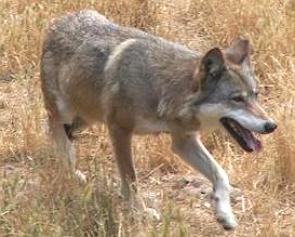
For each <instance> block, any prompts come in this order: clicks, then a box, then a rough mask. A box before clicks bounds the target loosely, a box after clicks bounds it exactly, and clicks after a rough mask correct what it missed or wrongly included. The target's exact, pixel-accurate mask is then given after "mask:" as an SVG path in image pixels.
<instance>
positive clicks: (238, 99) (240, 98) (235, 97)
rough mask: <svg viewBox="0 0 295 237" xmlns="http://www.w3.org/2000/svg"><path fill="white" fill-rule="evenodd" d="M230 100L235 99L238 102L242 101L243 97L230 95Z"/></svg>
mask: <svg viewBox="0 0 295 237" xmlns="http://www.w3.org/2000/svg"><path fill="white" fill-rule="evenodd" d="M232 100H233V101H235V102H238V103H240V102H244V101H245V98H244V97H243V96H241V95H236V96H234V97H232Z"/></svg>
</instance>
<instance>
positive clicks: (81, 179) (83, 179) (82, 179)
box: [75, 170, 87, 184]
mask: <svg viewBox="0 0 295 237" xmlns="http://www.w3.org/2000/svg"><path fill="white" fill-rule="evenodd" d="M75 176H76V177H77V178H78V180H79V182H80V183H82V184H85V183H87V178H86V176H85V175H84V174H83V173H82V172H81V171H80V170H76V171H75Z"/></svg>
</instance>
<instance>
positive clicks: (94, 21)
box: [40, 10, 277, 230]
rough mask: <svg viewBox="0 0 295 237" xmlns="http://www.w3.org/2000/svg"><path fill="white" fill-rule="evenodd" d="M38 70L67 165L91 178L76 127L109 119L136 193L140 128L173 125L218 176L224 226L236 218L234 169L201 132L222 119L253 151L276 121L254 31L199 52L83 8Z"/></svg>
mask: <svg viewBox="0 0 295 237" xmlns="http://www.w3.org/2000/svg"><path fill="white" fill-rule="evenodd" d="M40 77H41V87H42V91H43V97H44V102H45V107H46V109H47V111H48V120H49V127H50V132H51V134H52V137H53V139H54V140H55V143H56V144H57V148H58V151H59V152H60V154H61V155H62V157H63V158H62V160H63V163H64V167H65V168H66V169H67V170H68V171H69V172H71V173H73V174H76V175H77V176H79V177H80V178H81V179H83V178H85V177H84V176H83V174H82V173H81V172H80V171H79V170H78V169H76V165H75V152H74V148H73V145H72V143H71V141H72V138H73V134H74V132H75V131H76V130H77V129H81V128H83V127H86V126H90V125H92V124H94V123H96V122H103V123H105V124H106V126H107V128H108V131H109V136H110V139H111V142H112V146H113V150H114V154H115V157H116V161H117V165H118V169H119V173H120V177H121V193H122V195H123V196H124V197H125V198H126V199H130V197H131V196H132V195H134V193H136V173H135V170H134V166H133V161H132V156H131V138H132V135H133V134H151V133H160V132H163V133H168V134H170V135H171V140H172V142H171V143H172V145H171V147H172V151H174V152H175V153H176V154H177V155H178V156H179V157H180V158H181V159H183V160H184V161H185V162H186V163H188V165H190V166H191V167H192V168H194V169H195V170H198V171H199V172H201V173H202V174H203V175H204V176H205V177H207V178H208V179H209V180H210V181H211V182H212V185H213V193H212V203H213V205H212V206H213V209H214V212H215V214H216V218H217V220H218V222H220V223H221V224H222V226H223V227H224V229H226V230H230V229H233V228H235V227H236V226H237V221H236V218H235V216H234V214H233V212H232V208H231V205H230V189H231V186H230V183H229V178H228V175H227V174H226V172H225V170H224V169H223V168H222V167H221V166H220V165H219V164H218V163H217V162H216V161H215V160H214V158H213V157H212V155H211V154H210V153H209V152H208V150H207V149H206V148H205V146H204V145H203V144H202V141H201V135H200V134H201V133H202V132H206V131H207V132H209V131H213V130H214V129H217V128H221V129H224V130H225V131H226V132H227V133H228V134H229V135H230V136H231V137H232V138H233V140H234V141H236V142H237V144H239V145H240V147H241V148H243V149H244V150H245V151H247V152H253V151H259V150H260V149H261V147H262V145H261V142H260V141H259V140H258V139H257V138H256V137H255V135H254V134H255V133H261V134H266V133H271V132H273V131H274V130H275V129H276V127H277V125H276V123H275V122H274V121H273V120H272V119H271V118H269V117H268V116H267V114H266V112H265V111H264V110H263V109H262V107H261V106H260V105H259V103H258V102H257V96H258V93H259V88H258V85H257V80H256V79H255V75H254V72H253V69H252V66H251V62H250V44H249V42H248V40H245V39H242V38H237V39H235V40H233V41H232V43H231V44H230V45H229V46H228V47H227V48H224V49H220V48H218V47H214V48H211V49H210V50H208V51H207V52H205V53H199V52H196V51H193V50H191V49H189V48H187V47H185V46H183V45H180V44H177V43H174V42H170V41H168V40H165V39H163V38H160V37H156V36H153V35H151V34H149V33H146V32H143V31H140V30H138V29H135V28H130V27H123V26H119V25H117V24H115V23H113V22H111V21H109V20H108V19H106V18H105V17H104V16H102V15H100V14H99V13H98V12H96V11H93V10H83V11H79V12H74V13H68V14H66V15H64V16H62V17H59V18H57V19H56V20H54V21H53V22H52V23H51V24H50V25H49V27H48V29H47V32H46V36H45V39H44V42H43V47H42V55H41V73H40Z"/></svg>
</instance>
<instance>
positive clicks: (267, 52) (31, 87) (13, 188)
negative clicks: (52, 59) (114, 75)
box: [0, 0, 295, 237]
mask: <svg viewBox="0 0 295 237" xmlns="http://www.w3.org/2000/svg"><path fill="white" fill-rule="evenodd" d="M83 8H92V9H93V8H95V9H97V10H99V11H100V12H102V13H103V14H105V15H107V16H108V17H109V18H111V19H113V20H114V21H116V22H118V23H121V24H124V25H128V26H135V27H138V28H141V29H143V30H146V31H149V32H151V33H153V34H156V35H159V36H162V37H165V38H168V39H170V40H173V41H176V42H180V43H183V44H185V45H187V46H188V47H190V48H192V49H195V50H198V51H200V52H204V51H206V49H209V47H213V46H220V47H222V46H224V45H226V44H228V43H229V42H230V41H231V40H232V39H233V38H235V37H237V36H242V37H245V38H248V39H249V40H250V41H251V44H252V46H253V52H252V60H253V64H254V66H255V72H256V75H257V78H258V79H259V82H260V91H261V98H260V101H261V103H262V104H263V105H264V107H265V108H266V109H267V111H268V113H269V114H270V115H271V116H272V117H273V118H274V119H275V120H276V121H277V122H278V125H279V128H278V130H277V131H276V132H275V133H274V134H273V135H269V136H263V137H261V139H262V141H263V144H264V149H263V151H262V152H261V153H259V154H251V155H249V154H245V153H243V152H242V151H241V150H240V149H239V148H238V147H236V146H235V145H234V144H233V143H232V142H231V141H230V139H229V138H228V137H227V136H225V135H223V134H220V133H215V134H213V135H206V134H204V135H203V140H204V141H205V144H206V146H207V147H208V149H209V150H210V151H211V152H212V153H213V155H214V156H215V157H216V159H217V160H218V161H219V162H220V163H221V164H222V166H223V167H224V168H225V170H226V171H227V172H228V173H229V176H230V182H231V184H232V186H233V187H234V191H233V194H232V203H233V209H234V212H235V213H236V215H237V218H238V221H239V224H240V225H239V226H238V228H237V229H236V230H235V231H233V232H226V231H224V230H223V229H222V227H221V226H219V225H218V224H217V222H216V221H215V219H214V216H213V213H212V209H211V207H210V192H211V185H210V184H209V182H208V181H207V180H206V179H204V178H203V177H202V176H201V175H200V174H198V173H197V172H195V171H193V170H191V169H190V168H189V167H187V166H186V165H185V164H183V163H182V162H181V161H180V160H179V159H178V158H177V156H175V155H174V154H172V152H171V151H170V138H169V136H167V135H156V136H136V137H135V138H134V140H133V155H134V158H135V164H136V170H137V176H138V180H139V182H138V183H139V184H138V185H139V191H140V192H139V193H140V194H141V196H142V197H143V199H144V201H145V204H146V205H147V207H151V208H154V209H155V210H157V212H159V213H160V214H161V218H160V219H159V220H157V219H156V218H154V217H152V216H151V215H148V214H145V213H143V212H140V211H136V210H133V211H130V210H129V208H128V207H129V206H128V204H126V203H125V202H124V201H123V200H122V199H121V198H120V197H119V185H120V183H119V176H118V174H117V169H116V165H115V162H114V159H113V154H112V148H111V145H110V142H109V139H108V135H107V130H106V128H105V127H104V126H103V125H96V126H94V127H92V128H89V129H87V130H85V131H83V132H81V134H79V136H78V137H77V139H76V140H75V146H76V149H77V156H78V157H79V159H78V165H79V168H80V169H81V170H82V171H83V172H84V173H85V174H86V175H87V179H88V183H87V184H86V185H81V184H79V183H78V182H76V181H75V180H72V179H70V178H68V179H61V178H60V177H61V175H60V173H59V172H60V170H61V167H60V162H59V159H58V157H57V155H56V154H55V152H54V149H53V148H54V147H53V144H52V141H51V140H50V138H49V137H48V136H47V119H46V118H47V117H46V112H45V110H44V106H43V101H42V95H41V91H40V82H39V52H40V44H41V41H42V35H43V30H44V28H45V27H46V25H47V24H48V22H49V21H50V20H51V19H52V18H54V17H55V16H57V15H61V14H63V13H64V12H66V11H72V10H77V9H83ZM294 22H295V8H294V4H293V1H276V0H270V1H266V0H262V1H254V0H250V1H233V0H229V1H226V2H224V4H220V1H217V0H209V1H194V0H191V1H189V0H181V1H174V0H169V1H166V2H165V3H162V2H160V1H145V0H131V1H123V0H120V1H116V2H112V1H107V0H104V1H100V2H95V1H79V0H75V1H71V2H66V1H55V2H54V3H52V2H51V1H45V0H42V1H34V0H26V1H22V2H19V1H16V0H3V1H1V2H0V24H1V28H0V57H1V60H0V236H132V237H133V236H138V237H141V236H173V237H174V236H284V237H285V236H295V227H294V226H295V216H294V207H295V203H294V201H295V199H294V191H295V189H294V181H295V175H294V174H295V172H294V170H295V162H294V160H293V154H294V152H295V149H294V146H293V143H294V141H295V137H294V134H295V126H294V124H295V123H294V120H295V116H294V101H295V95H294V91H295V87H294V77H295V69H294V68H295V56H294V55H295V46H294V45H293V42H294V37H295V30H294V29H295V26H294ZM128 210H129V211H128Z"/></svg>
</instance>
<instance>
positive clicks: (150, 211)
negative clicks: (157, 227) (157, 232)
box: [145, 207, 161, 221]
mask: <svg viewBox="0 0 295 237" xmlns="http://www.w3.org/2000/svg"><path fill="white" fill-rule="evenodd" d="M145 213H146V214H147V216H148V218H149V219H152V220H156V221H160V220H161V213H160V212H158V211H157V210H156V209H154V208H149V207H148V208H146V209H145Z"/></svg>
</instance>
